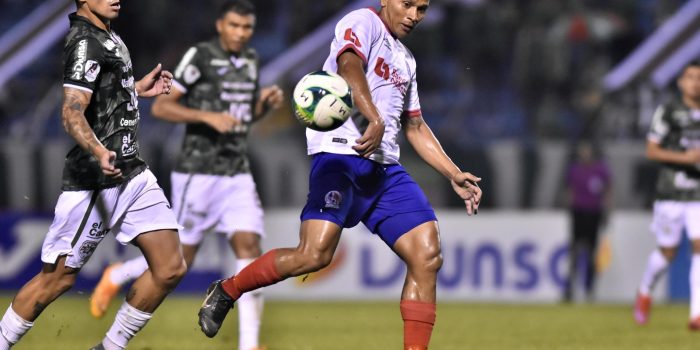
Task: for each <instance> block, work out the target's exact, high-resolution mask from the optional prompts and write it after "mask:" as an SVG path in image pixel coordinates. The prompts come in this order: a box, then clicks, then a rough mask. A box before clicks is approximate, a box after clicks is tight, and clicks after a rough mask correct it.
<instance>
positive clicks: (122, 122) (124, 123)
mask: <svg viewBox="0 0 700 350" xmlns="http://www.w3.org/2000/svg"><path fill="white" fill-rule="evenodd" d="M138 123H139V119H138V118H136V119H124V118H122V119H120V120H119V126H126V127H131V126H136V125H138Z"/></svg>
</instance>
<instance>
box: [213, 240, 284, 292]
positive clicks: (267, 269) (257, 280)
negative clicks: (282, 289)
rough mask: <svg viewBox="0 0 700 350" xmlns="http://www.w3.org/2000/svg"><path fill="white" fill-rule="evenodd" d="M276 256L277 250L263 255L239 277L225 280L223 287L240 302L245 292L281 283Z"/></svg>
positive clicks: (242, 271)
mask: <svg viewBox="0 0 700 350" xmlns="http://www.w3.org/2000/svg"><path fill="white" fill-rule="evenodd" d="M276 255H277V250H276V249H273V250H271V251H269V252H267V253H265V254H263V255H262V256H261V257H259V258H257V259H255V261H253V262H252V263H250V265H248V266H246V267H245V268H244V269H243V270H241V272H240V273H239V274H238V275H235V276H233V277H230V278H227V279H225V280H224V281H223V282H222V283H221V287H223V288H224V291H225V292H226V293H227V294H228V295H230V296H231V297H232V298H233V299H234V300H238V298H240V297H241V294H243V293H245V292H250V291H251V290H255V289H258V288H262V287H266V286H269V285H271V284H275V283H277V282H279V281H281V280H282V278H280V274H279V273H278V272H277V268H276V267H275V256H276Z"/></svg>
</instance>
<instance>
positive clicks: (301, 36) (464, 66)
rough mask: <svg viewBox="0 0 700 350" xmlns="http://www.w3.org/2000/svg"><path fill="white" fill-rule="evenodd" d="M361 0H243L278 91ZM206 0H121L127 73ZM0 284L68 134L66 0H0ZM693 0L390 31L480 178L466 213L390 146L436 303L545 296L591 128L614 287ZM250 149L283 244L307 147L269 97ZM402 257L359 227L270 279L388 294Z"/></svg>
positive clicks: (512, 1)
mask: <svg viewBox="0 0 700 350" xmlns="http://www.w3.org/2000/svg"><path fill="white" fill-rule="evenodd" d="M376 2H377V1H372V0H370V1H315V2H313V5H311V2H309V1H302V0H262V1H255V3H256V5H257V8H258V16H257V18H258V25H257V28H256V34H255V37H254V38H253V41H252V45H253V46H254V47H256V49H257V50H258V52H259V53H260V55H261V59H262V63H263V67H264V68H263V74H262V79H263V82H264V83H273V82H274V83H277V84H279V85H281V86H282V87H283V88H284V90H285V92H286V94H287V97H288V96H289V92H290V91H291V87H292V86H293V84H294V83H295V82H296V80H297V79H298V78H299V77H301V76H302V75H303V74H305V73H307V72H309V71H312V70H315V69H318V68H319V67H320V66H321V63H322V61H323V59H325V57H326V54H327V50H328V43H329V40H330V38H331V33H332V28H333V24H334V22H335V20H336V19H337V18H338V16H339V15H341V14H343V13H345V12H347V10H348V9H354V8H360V7H366V6H370V5H374V4H375V3H376ZM216 4H217V2H215V1H197V2H192V1H184V0H168V1H165V0H158V1H157V0H149V1H143V2H127V1H125V2H124V6H123V9H122V14H121V16H120V18H119V20H118V21H116V22H115V25H114V28H115V29H116V31H117V32H118V33H120V35H121V36H122V38H123V39H124V40H125V42H126V43H127V44H128V46H129V48H130V50H131V54H132V59H133V61H134V69H135V73H136V76H138V77H141V76H142V75H143V74H145V73H146V72H148V71H149V70H150V69H151V67H152V66H153V65H155V64H156V63H157V62H162V63H163V64H164V65H165V67H168V68H170V69H172V68H173V66H174V65H175V64H176V63H177V60H178V59H179V55H181V54H182V53H183V52H184V51H185V50H186V48H187V47H188V46H189V45H190V44H192V43H195V42H197V41H200V40H205V39H208V38H209V37H210V36H212V35H214V34H215V32H214V27H213V23H212V22H213V20H212V19H213V18H214V17H215V15H216V10H217V6H216ZM0 6H1V7H2V8H1V10H0V33H1V34H0V292H4V293H7V294H8V295H9V294H12V292H13V291H15V290H16V289H17V288H18V287H19V286H21V285H22V284H23V283H24V282H25V281H26V280H27V279H28V278H29V277H30V276H32V275H33V274H34V273H35V272H36V271H37V269H38V268H39V265H40V263H39V250H40V246H41V240H42V239H43V235H44V233H45V232H46V229H47V227H48V224H49V223H50V219H51V214H52V210H53V206H54V204H55V200H56V198H57V196H58V193H59V191H60V188H59V186H60V181H58V178H59V177H60V172H61V168H62V164H63V156H64V155H65V153H66V150H67V149H68V148H69V147H70V145H71V143H70V140H69V139H68V137H67V136H66V135H65V133H64V132H63V130H62V127H61V124H60V109H59V106H60V102H61V89H60V86H61V85H60V77H61V69H60V67H61V60H60V54H61V45H62V42H61V39H62V36H63V34H64V33H65V30H66V29H67V20H66V18H65V14H66V13H67V12H70V11H72V10H73V1H70V0H49V1H37V0H2V1H0ZM699 18H700V1H697V0H688V1H683V0H625V1H613V2H611V1H602V0H579V1H577V0H571V1H559V0H531V1H524V0H452V1H447V0H445V1H432V4H431V9H430V11H429V16H428V17H427V18H426V20H425V21H424V23H423V24H421V28H420V29H419V30H417V31H416V32H415V33H413V34H412V35H411V36H409V37H408V38H407V40H405V42H406V44H407V45H408V46H409V47H410V48H411V50H412V51H413V53H414V54H415V56H416V59H417V61H418V62H419V66H418V67H419V69H418V81H419V82H420V91H421V92H420V94H421V104H422V107H423V112H424V118H425V119H426V121H427V122H428V123H429V124H430V125H431V127H432V128H433V131H434V132H435V133H436V134H437V136H438V138H439V139H440V140H441V142H442V144H443V146H444V147H445V149H446V150H447V152H448V154H450V155H451V157H452V158H453V159H454V160H455V161H456V163H458V164H459V165H461V166H462V167H463V168H464V169H468V170H469V171H471V172H473V173H476V174H479V175H480V176H482V177H483V178H484V182H483V188H484V191H485V198H484V200H483V205H482V210H480V214H479V216H477V217H471V218H468V217H467V216H466V215H464V213H463V210H462V208H461V202H460V201H459V200H458V199H457V197H456V196H454V195H453V194H452V193H451V189H450V187H449V184H448V183H447V182H446V181H444V180H443V179H442V178H440V177H439V176H438V175H437V174H436V173H434V171H432V169H429V168H428V167H427V166H425V165H424V164H422V163H421V161H420V160H419V159H418V158H417V156H416V155H415V154H413V153H412V152H411V150H410V147H405V148H404V153H403V154H402V163H404V165H406V167H407V168H408V169H409V170H410V171H411V172H412V174H413V175H414V177H415V178H416V180H417V181H418V182H419V183H420V184H421V185H422V186H423V188H424V189H425V191H426V193H427V194H428V196H429V197H430V200H431V202H432V203H433V205H434V206H435V207H436V208H437V209H438V217H439V218H440V219H441V229H442V231H443V236H444V237H443V246H444V251H445V267H444V268H443V271H442V272H441V275H440V294H441V297H442V298H444V299H448V300H453V301H475V302H478V301H498V302H508V303H516V302H532V303H554V302H557V301H558V300H559V295H560V288H561V286H562V282H563V281H562V278H563V273H564V271H565V268H566V248H565V247H566V235H567V229H568V226H567V225H568V221H567V220H568V218H567V214H566V211H565V208H564V201H563V171H564V169H565V167H566V165H567V163H568V161H569V160H570V158H571V156H570V155H571V147H572V145H573V143H574V142H575V141H576V140H579V139H580V138H582V137H584V136H590V137H593V138H594V139H595V140H596V141H597V142H598V143H599V145H600V151H601V153H602V154H603V155H604V156H605V157H606V158H607V160H608V161H609V163H610V164H611V166H612V172H613V177H614V183H613V189H614V201H615V208H614V211H613V213H612V216H611V220H610V224H609V225H608V226H606V228H605V230H604V234H605V236H604V239H603V244H602V245H601V249H600V252H599V255H598V266H599V269H600V271H601V276H600V283H599V286H598V300H599V301H603V302H617V303H630V302H631V300H632V297H633V296H634V288H635V286H636V283H637V282H638V278H639V277H640V276H641V269H642V266H643V264H644V261H645V258H646V254H647V253H648V252H649V251H650V249H651V247H653V245H654V242H653V238H652V236H651V234H650V233H649V232H648V227H647V226H648V224H649V222H650V211H649V207H650V203H651V197H650V196H651V189H652V187H653V183H654V179H655V174H656V168H655V166H654V165H653V164H652V163H650V162H648V161H647V160H645V159H644V136H645V132H646V130H647V128H648V123H649V119H650V116H651V111H652V110H653V108H654V107H655V105H656V104H657V103H658V102H660V101H663V100H664V99H666V98H668V97H669V95H670V94H671V93H673V92H674V89H675V88H674V86H673V77H674V76H675V75H676V74H677V73H678V70H679V69H680V67H681V66H682V65H683V64H684V63H685V62H687V61H688V60H690V59H692V58H695V57H698V54H699V53H700V45H699V44H698V43H697V42H698V40H699V39H698V38H699V37H700V32H698V27H700V20H699ZM149 103H150V101H148V100H144V99H142V100H140V109H141V116H142V118H141V125H142V126H141V132H140V142H141V145H142V150H143V155H144V157H145V158H146V159H147V161H148V162H149V164H150V166H151V168H152V169H153V170H154V172H155V173H156V175H157V176H158V178H159V181H160V183H161V184H162V185H163V187H164V188H165V189H166V191H167V190H168V189H169V170H170V167H171V164H172V159H173V156H174V154H176V152H177V151H178V147H179V142H180V135H181V132H182V128H181V127H176V126H173V125H170V124H166V123H162V122H159V121H156V120H154V119H153V118H152V117H151V116H150V111H149V109H150V104H149ZM251 143H252V146H251V158H252V161H253V165H254V171H255V176H256V178H257V181H258V186H259V190H260V193H261V196H262V200H263V203H264V205H265V208H266V210H267V212H266V218H267V221H266V227H267V230H268V239H267V240H266V241H265V247H267V248H271V247H276V246H279V245H282V244H285V245H286V244H295V241H296V237H297V227H298V226H296V225H298V219H297V215H298V210H299V208H300V207H301V206H302V205H303V202H304V199H305V195H306V189H307V183H306V175H307V169H308V159H307V158H306V156H305V142H304V136H303V129H302V128H301V127H300V126H299V125H298V124H297V123H296V121H295V120H294V118H293V116H292V114H291V110H290V108H285V109H283V110H282V111H280V112H279V113H276V114H274V115H272V116H270V117H268V118H267V119H265V120H263V121H261V122H260V123H259V124H258V125H256V127H255V128H254V130H253V132H252V134H251ZM220 239H221V238H210V239H209V240H208V242H207V243H206V246H205V247H204V248H203V249H202V255H203V256H201V257H200V258H199V259H198V261H197V263H196V264H195V267H194V271H193V272H192V273H191V274H190V275H188V276H187V278H186V279H185V280H184V281H183V283H182V284H181V286H180V287H179V288H178V292H179V293H201V292H202V290H203V288H204V286H206V284H207V283H208V282H209V281H210V280H211V279H213V278H216V277H218V276H219V275H221V274H222V273H224V274H228V273H229V272H230V271H228V270H224V271H222V266H231V265H232V260H231V257H230V256H229V255H228V254H227V252H226V249H223V248H221V247H222V244H221V242H220ZM134 254H137V252H136V251H135V250H133V249H131V248H127V247H121V246H119V245H118V244H116V243H115V242H114V240H112V239H109V238H108V239H106V240H105V241H104V242H103V244H102V245H101V246H100V248H99V249H98V251H97V253H96V255H95V257H94V258H93V259H92V260H91V262H90V263H89V264H88V265H87V266H86V267H85V269H84V270H83V271H82V272H81V277H80V280H79V282H78V285H77V286H76V288H75V291H77V292H87V291H89V290H90V289H91V287H92V286H93V285H94V283H95V282H96V280H97V279H98V278H99V275H100V272H101V269H102V268H103V267H104V266H105V265H106V264H107V263H109V262H110V261H114V260H117V259H121V258H124V257H129V256H133V255H134ZM685 254H686V255H684V254H681V256H680V257H679V258H678V259H677V260H676V263H675V264H674V266H673V267H672V269H671V271H670V274H669V275H668V278H667V279H665V280H664V281H662V282H661V284H662V286H661V288H658V290H657V292H658V298H660V299H661V300H666V299H669V300H679V301H683V300H685V299H686V298H687V295H688V291H687V266H688V256H687V252H686V253H685ZM401 272H402V271H401V269H400V267H399V265H397V264H396V261H395V260H394V257H393V256H391V254H390V253H389V251H388V250H387V249H386V247H383V246H382V244H381V243H380V241H379V240H377V239H372V237H371V236H370V235H369V234H368V233H367V232H366V231H365V230H364V228H361V227H358V228H355V229H353V230H349V231H348V232H347V233H346V234H344V238H343V241H342V244H341V246H340V249H339V252H338V255H337V257H336V260H335V261H334V264H333V266H331V267H330V268H328V269H326V270H324V271H322V272H319V273H317V274H314V275H312V276H310V277H309V278H308V279H306V280H305V281H304V282H301V280H297V281H288V282H284V283H282V284H280V285H278V286H274V287H272V288H270V290H269V291H268V295H269V296H270V298H271V299H279V300H297V299H305V300H318V299H339V300H359V299H362V300H365V299H370V300H374V299H379V300H393V299H395V298H396V296H397V295H398V292H399V290H400V288H401V284H402V278H401V275H402V274H401Z"/></svg>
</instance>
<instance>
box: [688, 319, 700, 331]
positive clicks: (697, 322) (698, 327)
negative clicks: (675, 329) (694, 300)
mask: <svg viewBox="0 0 700 350" xmlns="http://www.w3.org/2000/svg"><path fill="white" fill-rule="evenodd" d="M688 329H689V330H691V331H700V316H698V317H696V318H694V319H692V320H690V322H688Z"/></svg>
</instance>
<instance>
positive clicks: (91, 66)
mask: <svg viewBox="0 0 700 350" xmlns="http://www.w3.org/2000/svg"><path fill="white" fill-rule="evenodd" d="M98 74H100V64H99V63H97V62H96V61H93V60H87V62H85V80H87V81H88V82H91V83H92V82H93V81H95V79H97V75H98Z"/></svg>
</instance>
